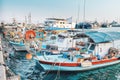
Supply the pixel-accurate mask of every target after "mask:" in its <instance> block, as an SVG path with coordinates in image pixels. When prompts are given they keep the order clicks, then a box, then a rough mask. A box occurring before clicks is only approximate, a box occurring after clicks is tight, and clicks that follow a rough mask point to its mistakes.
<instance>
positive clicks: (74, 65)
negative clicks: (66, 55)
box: [39, 61, 80, 67]
mask: <svg viewBox="0 0 120 80" xmlns="http://www.w3.org/2000/svg"><path fill="white" fill-rule="evenodd" d="M39 62H40V63H42V64H49V65H57V66H70V67H76V66H79V65H80V63H66V62H62V63H60V62H47V61H39Z"/></svg>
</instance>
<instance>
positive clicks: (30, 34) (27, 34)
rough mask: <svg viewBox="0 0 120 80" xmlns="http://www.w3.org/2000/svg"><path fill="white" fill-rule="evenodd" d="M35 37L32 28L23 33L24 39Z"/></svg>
mask: <svg viewBox="0 0 120 80" xmlns="http://www.w3.org/2000/svg"><path fill="white" fill-rule="evenodd" d="M35 37H36V33H35V32H34V31H33V30H28V31H26V33H25V39H26V40H30V39H31V38H35Z"/></svg>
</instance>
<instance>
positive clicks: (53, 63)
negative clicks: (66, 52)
mask: <svg viewBox="0 0 120 80" xmlns="http://www.w3.org/2000/svg"><path fill="white" fill-rule="evenodd" d="M117 60H119V59H118V58H114V59H103V60H97V61H94V62H92V65H97V64H103V63H108V62H114V61H117ZM39 62H40V63H42V64H49V65H57V66H69V67H76V66H79V65H80V63H78V62H76V63H75V62H74V63H73V62H71V63H70V62H69V63H66V62H62V63H60V62H47V61H39Z"/></svg>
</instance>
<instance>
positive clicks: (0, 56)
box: [0, 51, 4, 64]
mask: <svg viewBox="0 0 120 80" xmlns="http://www.w3.org/2000/svg"><path fill="white" fill-rule="evenodd" d="M0 63H1V64H4V59H3V53H2V51H0Z"/></svg>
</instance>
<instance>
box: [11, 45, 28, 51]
mask: <svg viewBox="0 0 120 80" xmlns="http://www.w3.org/2000/svg"><path fill="white" fill-rule="evenodd" d="M13 48H14V49H15V51H27V50H26V48H25V46H15V45H13Z"/></svg>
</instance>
